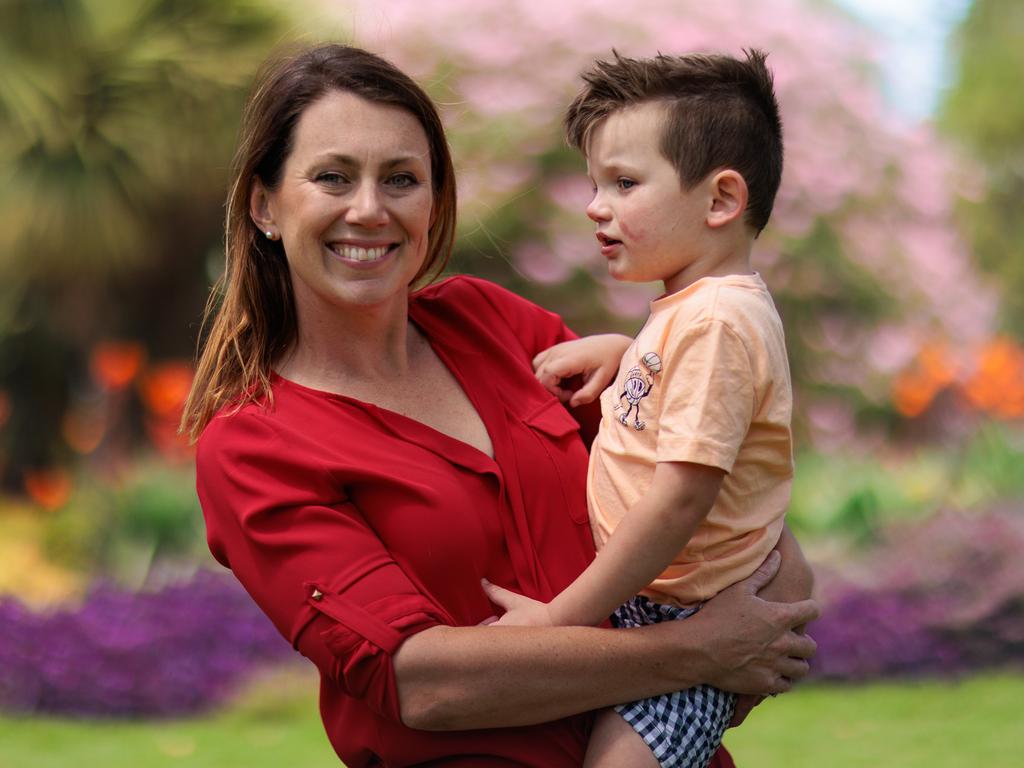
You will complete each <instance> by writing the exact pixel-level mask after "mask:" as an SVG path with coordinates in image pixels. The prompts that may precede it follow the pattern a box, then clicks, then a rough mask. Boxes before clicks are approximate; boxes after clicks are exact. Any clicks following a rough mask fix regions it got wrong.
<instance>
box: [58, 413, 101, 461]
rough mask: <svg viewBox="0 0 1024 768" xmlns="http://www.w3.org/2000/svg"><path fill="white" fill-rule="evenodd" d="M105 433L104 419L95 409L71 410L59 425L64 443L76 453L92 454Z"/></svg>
mask: <svg viewBox="0 0 1024 768" xmlns="http://www.w3.org/2000/svg"><path fill="white" fill-rule="evenodd" d="M106 433H107V422H106V418H105V417H104V415H103V412H102V411H99V410H97V409H95V408H86V407H77V408H72V409H71V410H70V411H68V412H67V414H65V416H64V421H63V423H62V424H61V434H62V435H63V436H64V442H66V443H67V444H68V445H69V446H71V449H72V450H73V451H75V452H76V453H83V454H85V453H92V452H93V451H95V450H96V449H97V448H99V445H100V443H101V442H103V437H104V436H105V435H106Z"/></svg>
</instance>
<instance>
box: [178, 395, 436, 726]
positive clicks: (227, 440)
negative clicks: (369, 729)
mask: <svg viewBox="0 0 1024 768" xmlns="http://www.w3.org/2000/svg"><path fill="white" fill-rule="evenodd" d="M196 466H197V488H198V492H199V498H200V502H201V504H202V508H203V515H204V517H205V519H206V526H207V538H208V542H209V545H210V550H211V552H212V553H213V555H214V557H215V558H216V559H217V560H218V561H219V562H220V563H221V564H223V565H224V566H226V567H228V568H230V569H231V571H232V572H233V573H234V574H235V576H236V577H237V578H238V580H239V581H240V582H241V583H242V585H243V586H244V587H245V589H246V590H247V591H248V592H249V594H250V595H251V596H252V598H253V599H254V600H255V602H256V603H257V604H258V605H259V606H260V608H261V609H262V610H263V611H264V612H265V613H266V614H267V616H269V617H270V619H271V621H273V623H274V624H275V626H276V627H277V628H278V630H279V631H280V632H281V634H282V635H284V636H285V638H287V639H288V641H289V642H291V643H292V645H293V646H294V647H295V648H296V649H297V650H298V651H299V652H300V653H302V654H303V655H304V656H306V657H308V658H309V659H311V660H312V661H313V662H314V663H315V664H316V665H317V667H318V668H319V669H320V671H321V673H322V674H323V675H325V676H327V677H328V678H329V679H330V680H331V681H332V682H333V683H334V684H336V685H337V686H338V687H339V688H340V689H341V690H343V691H344V692H345V693H347V694H349V695H350V696H353V697H355V698H358V699H360V700H362V701H363V702H364V703H365V704H366V705H367V706H368V707H369V708H370V709H372V710H373V711H375V712H377V713H378V714H380V715H382V716H384V717H387V718H389V719H393V720H395V721H398V720H399V710H398V697H397V693H396V686H395V678H394V669H393V665H392V657H393V655H394V653H395V652H396V651H397V650H398V648H399V647H400V646H401V644H402V642H403V641H404V640H405V639H406V638H408V637H410V636H411V635H413V634H416V633H417V632H420V631H422V630H424V629H427V628H429V627H432V626H436V625H438V624H448V625H450V624H452V623H453V622H452V621H451V618H450V617H449V616H448V615H446V613H445V612H444V611H443V610H441V609H440V608H439V607H438V606H437V605H435V604H434V602H433V601H431V600H430V599H429V598H428V597H427V596H425V595H424V594H423V593H422V592H421V591H420V590H419V589H417V587H416V585H415V584H414V583H413V581H412V580H411V579H410V578H409V577H408V576H407V574H406V573H405V572H404V571H403V569H402V568H401V567H400V566H399V565H398V563H396V562H395V560H394V559H393V558H392V557H391V555H390V554H389V552H388V551H387V549H386V548H385V547H384V545H383V544H382V543H381V541H380V539H379V538H378V537H377V536H376V535H375V533H374V531H373V530H372V528H371V526H370V525H368V523H367V521H366V520H365V519H364V518H363V516H362V515H361V514H360V512H359V509H358V508H357V507H356V505H355V504H353V503H352V502H351V500H350V499H348V498H347V497H346V494H345V488H344V482H343V479H341V478H338V477H337V476H335V473H334V472H331V471H328V470H326V469H325V468H324V467H323V466H320V465H318V463H317V462H316V461H315V459H313V458H311V457H310V456H309V455H308V454H307V453H305V452H303V451H302V450H300V449H297V448H296V445H295V444H294V441H293V440H291V439H290V436H283V435H281V434H279V433H278V430H277V427H276V425H275V424H274V423H272V422H271V421H270V420H269V419H267V418H265V417H264V416H263V415H261V414H260V413H258V412H253V411H251V410H249V411H243V412H239V413H235V414H233V415H229V416H221V417H218V418H216V419H214V420H213V421H212V422H211V423H210V425H209V426H208V427H207V429H206V431H205V432H204V434H203V437H202V438H201V439H200V442H199V446H198V452H197V458H196Z"/></svg>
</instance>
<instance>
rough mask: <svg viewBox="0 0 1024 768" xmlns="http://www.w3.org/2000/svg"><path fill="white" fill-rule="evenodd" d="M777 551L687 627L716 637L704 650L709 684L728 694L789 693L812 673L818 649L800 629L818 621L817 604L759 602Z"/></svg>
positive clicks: (775, 566) (777, 558)
mask: <svg viewBox="0 0 1024 768" xmlns="http://www.w3.org/2000/svg"><path fill="white" fill-rule="evenodd" d="M780 562H781V557H780V555H779V553H778V552H777V551H773V552H772V553H771V554H770V555H769V556H768V558H767V559H766V560H765V561H764V563H762V564H761V566H760V567H759V568H758V569H757V570H756V571H755V572H754V574H753V575H752V576H750V577H749V578H747V579H745V580H743V581H741V582H739V583H738V584H734V585H733V586H731V587H729V588H728V589H725V590H723V591H722V592H720V593H719V594H718V595H716V596H715V597H713V598H712V599H711V600H709V601H708V602H707V603H705V605H704V607H703V608H702V609H701V610H700V612H699V613H698V614H697V615H696V616H694V617H693V618H692V619H689V620H688V621H687V622H682V623H683V624H686V623H689V622H696V621H700V622H703V623H704V626H703V627H702V630H703V631H704V632H707V633H709V634H711V635H712V636H713V637H714V638H716V639H717V640H716V642H705V643H703V644H702V647H704V648H705V651H706V653H707V655H708V658H707V672H706V674H705V678H706V681H707V682H708V683H710V684H712V685H714V686H716V687H718V688H721V689H723V690H726V691H733V692H734V693H740V694H754V695H757V696H766V695H774V694H778V693H785V692H786V691H788V690H790V689H791V688H792V687H793V684H794V683H795V682H796V681H798V680H801V679H803V678H804V677H805V676H806V675H807V672H808V669H809V668H808V664H807V660H808V659H810V658H811V657H812V656H813V655H814V651H815V648H816V647H817V645H816V643H815V642H814V640H812V639H811V638H810V637H809V636H807V635H803V634H800V633H799V632H797V631H796V630H797V629H798V628H800V627H802V626H803V625H805V624H807V622H809V621H813V620H814V619H816V618H817V617H818V614H819V612H820V610H819V608H818V604H817V603H815V602H814V601H813V600H802V601H800V602H796V603H773V602H768V601H766V600H763V599H762V598H760V597H758V594H757V593H758V591H759V590H761V589H762V588H763V587H764V586H766V585H767V584H768V583H769V582H770V581H771V580H772V578H773V577H774V576H775V574H776V572H777V571H778V570H779V564H780Z"/></svg>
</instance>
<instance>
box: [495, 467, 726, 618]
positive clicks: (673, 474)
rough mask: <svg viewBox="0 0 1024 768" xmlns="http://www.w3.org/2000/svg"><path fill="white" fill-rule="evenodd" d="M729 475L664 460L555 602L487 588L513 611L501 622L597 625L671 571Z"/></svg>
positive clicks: (710, 468) (717, 470)
mask: <svg viewBox="0 0 1024 768" xmlns="http://www.w3.org/2000/svg"><path fill="white" fill-rule="evenodd" d="M724 474H725V473H724V472H723V471H722V470H721V469H718V468H716V467H708V466H704V465H702V464H691V463H689V462H681V461H678V462H676V461H673V462H658V464H657V466H656V468H655V470H654V478H653V480H652V481H651V486H650V488H649V489H648V491H647V493H645V494H644V496H643V498H641V499H640V501H638V502H637V503H636V504H634V505H633V507H632V508H630V510H629V512H628V513H627V514H626V515H625V517H624V518H623V519H622V521H621V522H620V523H619V525H618V527H617V528H616V529H615V533H614V534H612V536H611V538H610V539H609V540H608V543H607V544H606V545H605V547H604V549H602V550H601V552H600V554H599V555H598V556H597V558H596V559H595V560H594V562H593V563H591V564H590V566H589V567H588V568H587V569H586V570H585V571H584V572H583V573H582V574H580V576H579V577H578V578H577V579H576V581H574V582H573V583H572V584H570V585H569V586H568V587H567V588H566V589H565V590H564V591H563V592H562V593H561V594H559V595H558V596H557V597H555V598H554V599H553V600H552V601H551V602H550V603H547V604H544V603H538V602H536V601H532V600H527V599H525V598H522V597H521V596H515V598H518V599H515V598H512V599H510V598H509V593H507V592H505V590H499V589H498V588H496V587H493V586H491V585H487V589H488V595H489V597H490V598H491V600H492V601H494V602H496V603H498V604H499V605H502V606H503V607H506V608H509V609H510V610H509V611H508V612H507V613H506V614H505V615H504V616H502V618H501V620H500V621H499V622H498V623H500V624H503V625H516V624H530V625H538V624H539V625H546V624H550V625H555V626H593V625H596V624H599V623H601V622H602V621H604V620H605V619H607V618H608V616H609V615H610V614H611V613H612V611H614V610H615V609H616V608H617V607H618V606H619V605H621V604H622V603H623V602H625V601H626V600H628V599H629V598H630V597H632V596H633V595H635V594H636V593H637V592H639V591H640V590H641V589H643V588H644V587H646V586H647V585H648V584H650V583H651V581H653V580H654V579H655V578H656V577H657V576H658V574H660V573H661V572H662V571H664V570H665V568H666V567H668V565H669V564H670V563H671V562H672V560H673V559H674V558H675V556H676V555H677V554H678V553H679V550H681V549H682V548H683V547H684V546H685V545H686V542H687V541H689V540H690V537H691V536H692V535H693V532H694V531H695V530H696V529H697V526H698V525H699V524H700V522H701V520H703V519H704V518H705V517H706V516H707V514H708V511H709V510H710V509H711V505H712V504H713V503H714V501H715V497H716V496H717V495H718V489H719V488H720V487H721V485H722V478H723V477H724Z"/></svg>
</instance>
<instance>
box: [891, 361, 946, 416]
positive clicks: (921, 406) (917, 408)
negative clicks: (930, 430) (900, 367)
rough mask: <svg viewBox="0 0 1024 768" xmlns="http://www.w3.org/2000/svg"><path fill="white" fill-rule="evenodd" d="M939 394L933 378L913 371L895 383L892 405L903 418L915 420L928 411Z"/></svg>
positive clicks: (906, 373) (897, 379)
mask: <svg viewBox="0 0 1024 768" xmlns="http://www.w3.org/2000/svg"><path fill="white" fill-rule="evenodd" d="M938 393H939V388H938V387H937V386H936V385H935V382H934V381H933V380H932V379H931V378H929V377H928V376H926V375H924V374H922V373H921V372H920V371H918V370H914V369H912V370H909V371H904V372H903V373H901V374H900V375H899V376H897V377H896V379H895V380H894V381H893V384H892V404H893V405H894V406H895V407H896V410H897V411H899V412H900V414H901V415H902V416H905V417H907V418H908V419H913V418H915V417H917V416H920V415H921V414H922V413H924V412H925V411H926V410H928V406H930V405H931V404H932V400H934V399H935V396H936V395H937V394H938Z"/></svg>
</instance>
